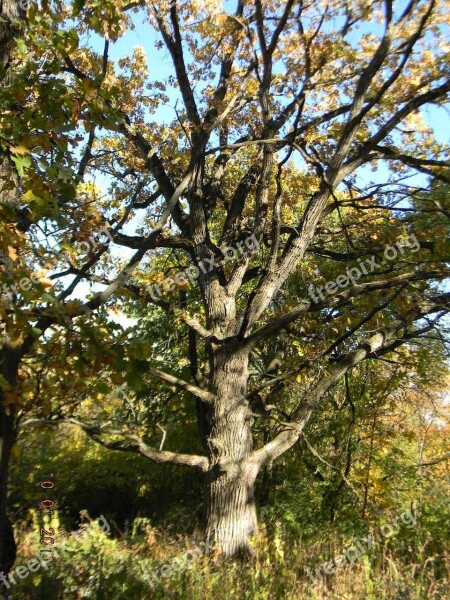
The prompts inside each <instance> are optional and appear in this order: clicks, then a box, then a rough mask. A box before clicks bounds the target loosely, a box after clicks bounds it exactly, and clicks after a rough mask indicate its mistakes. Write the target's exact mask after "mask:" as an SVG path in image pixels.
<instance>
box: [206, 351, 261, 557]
mask: <svg viewBox="0 0 450 600" xmlns="http://www.w3.org/2000/svg"><path fill="white" fill-rule="evenodd" d="M212 366H213V375H212V387H213V392H214V393H215V395H216V402H215V405H214V408H213V411H212V428H211V433H210V436H209V439H208V443H209V452H210V465H211V466H210V469H209V471H208V473H207V475H206V503H207V536H208V539H211V540H212V541H213V542H214V546H215V549H217V550H218V551H219V552H220V553H221V554H223V555H225V556H235V555H238V554H244V553H246V552H248V551H249V540H250V538H251V537H252V535H253V534H254V533H256V531H257V526H258V525H257V517H256V509H255V503H254V493H253V490H254V483H255V475H254V473H253V472H252V470H251V469H250V468H249V465H248V463H247V459H248V457H249V455H250V453H251V451H252V449H253V440H252V431H251V427H252V421H253V418H252V414H251V410H250V407H249V405H248V402H247V400H246V399H245V394H246V389H247V380H248V351H242V350H240V349H236V348H232V347H230V348H226V349H225V350H224V349H223V348H222V349H221V350H220V351H219V352H218V353H217V354H215V355H214V357H213V365H212Z"/></svg>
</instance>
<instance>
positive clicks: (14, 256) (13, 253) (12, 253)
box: [8, 246, 19, 261]
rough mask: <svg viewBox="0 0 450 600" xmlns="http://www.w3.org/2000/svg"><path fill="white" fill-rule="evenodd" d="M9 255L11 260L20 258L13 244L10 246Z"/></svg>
mask: <svg viewBox="0 0 450 600" xmlns="http://www.w3.org/2000/svg"><path fill="white" fill-rule="evenodd" d="M8 256H9V258H10V259H11V260H14V261H15V260H17V259H18V258H19V256H18V254H17V252H16V251H15V249H14V248H13V247H12V246H8Z"/></svg>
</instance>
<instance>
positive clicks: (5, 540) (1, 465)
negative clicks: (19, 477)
mask: <svg viewBox="0 0 450 600" xmlns="http://www.w3.org/2000/svg"><path fill="white" fill-rule="evenodd" d="M18 367H19V356H18V354H17V352H16V351H15V350H14V349H13V348H11V346H10V345H9V342H8V340H7V339H4V340H3V341H2V347H1V349H0V374H1V375H2V376H3V378H4V379H5V380H6V381H7V383H8V384H9V385H10V386H11V387H13V386H14V385H16V382H17V373H18ZM16 437H17V428H16V417H15V414H14V409H13V407H12V406H8V404H7V403H6V393H5V390H4V389H2V388H1V387H0V572H2V571H3V572H4V573H5V574H6V573H8V571H9V570H10V569H11V567H12V566H13V564H14V561H15V560H16V543H15V541H14V534H13V528H12V525H11V522H10V520H9V518H8V514H7V505H8V472H9V461H10V458H11V450H12V447H13V446H14V443H15V441H16Z"/></svg>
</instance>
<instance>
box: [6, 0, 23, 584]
mask: <svg viewBox="0 0 450 600" xmlns="http://www.w3.org/2000/svg"><path fill="white" fill-rule="evenodd" d="M24 18H25V11H24V8H23V2H19V1H18V0H1V1H0V71H1V72H0V86H7V85H8V84H9V83H10V82H11V77H12V74H11V71H10V70H9V67H10V62H11V42H12V40H13V39H14V37H15V36H16V35H17V23H18V21H19V20H20V19H24ZM11 182H13V183H14V187H11ZM17 185H18V177H17V173H16V170H15V168H14V165H13V163H12V161H11V158H10V156H9V154H8V153H7V152H5V153H2V152H0V204H12V205H16V204H17V202H18V199H19V194H18V190H17ZM1 267H2V268H1V269H0V272H1V270H4V269H7V267H8V266H7V265H6V264H3V265H1ZM2 329H4V327H2V328H0V334H2V331H1V330H2ZM5 334H6V332H3V334H2V335H5ZM0 343H1V348H0V352H1V356H0V367H1V368H0V374H1V375H2V376H3V377H4V378H5V379H6V381H7V382H8V384H10V385H14V384H15V382H16V378H17V368H18V358H17V356H16V354H15V352H14V350H12V349H11V348H9V347H8V343H7V342H6V341H5V340H3V342H0ZM15 439H16V430H15V417H14V414H13V412H12V409H11V407H8V406H7V405H5V394H4V392H3V391H2V389H1V388H0V572H1V571H3V572H4V573H8V571H9V570H10V569H11V567H12V565H13V564H14V561H15V559H16V544H15V541H14V535H13V529H12V526H11V523H10V521H9V519H8V516H7V512H6V511H7V497H8V496H7V491H8V467H9V461H10V457H11V450H12V447H13V445H14V442H15Z"/></svg>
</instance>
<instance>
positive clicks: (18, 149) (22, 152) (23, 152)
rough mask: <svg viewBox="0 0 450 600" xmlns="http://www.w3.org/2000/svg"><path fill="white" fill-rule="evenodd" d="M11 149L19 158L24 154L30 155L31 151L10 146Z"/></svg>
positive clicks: (23, 147)
mask: <svg viewBox="0 0 450 600" xmlns="http://www.w3.org/2000/svg"><path fill="white" fill-rule="evenodd" d="M9 149H10V150H11V152H12V153H13V154H18V155H19V156H21V155H23V154H30V150H29V149H28V148H26V147H25V146H10V147H9Z"/></svg>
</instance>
